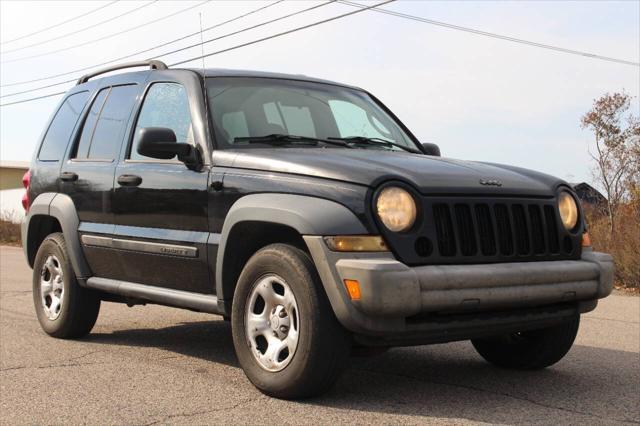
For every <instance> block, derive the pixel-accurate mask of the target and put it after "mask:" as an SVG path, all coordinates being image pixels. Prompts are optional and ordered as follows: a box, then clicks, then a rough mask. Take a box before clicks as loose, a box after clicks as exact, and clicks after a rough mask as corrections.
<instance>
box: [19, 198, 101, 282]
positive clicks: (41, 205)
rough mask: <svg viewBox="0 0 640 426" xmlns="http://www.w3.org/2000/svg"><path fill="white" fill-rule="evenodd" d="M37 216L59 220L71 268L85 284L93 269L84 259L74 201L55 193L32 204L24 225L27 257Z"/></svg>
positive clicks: (23, 232)
mask: <svg viewBox="0 0 640 426" xmlns="http://www.w3.org/2000/svg"><path fill="white" fill-rule="evenodd" d="M37 216H51V217H54V218H56V219H57V220H58V222H59V223H60V226H61V228H62V233H63V234H64V239H65V242H66V244H67V249H68V250H69V256H70V259H69V260H70V261H71V266H72V267H73V271H74V272H75V274H76V276H77V277H78V279H79V280H80V282H83V281H84V279H86V278H89V277H90V276H91V269H89V265H88V264H87V261H86V259H85V258H84V253H83V252H82V247H81V245H80V237H79V234H78V226H79V225H80V220H79V219H78V213H77V212H76V207H75V205H74V204H73V200H71V198H70V197H69V196H68V195H65V194H59V193H54V192H45V193H43V194H40V195H38V196H37V197H36V199H35V200H33V202H32V203H31V206H30V208H29V214H28V215H27V217H26V218H25V220H24V222H23V224H22V241H23V246H24V250H25V254H26V255H27V259H28V258H29V255H28V253H29V252H30V250H31V249H32V247H29V244H33V241H32V239H30V238H29V235H28V233H29V228H30V224H31V220H32V219H33V218H34V217H37Z"/></svg>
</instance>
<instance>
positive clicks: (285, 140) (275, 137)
mask: <svg viewBox="0 0 640 426" xmlns="http://www.w3.org/2000/svg"><path fill="white" fill-rule="evenodd" d="M233 142H234V143H236V142H246V143H265V144H271V145H278V146H280V145H287V144H295V143H298V144H304V145H309V144H312V145H318V144H319V143H324V144H328V145H336V146H342V147H344V148H353V147H352V146H350V145H349V144H348V143H347V142H346V141H339V140H329V139H322V138H313V137H311V136H297V135H286V134H282V133H273V134H271V135H265V136H243V137H238V138H234V139H233Z"/></svg>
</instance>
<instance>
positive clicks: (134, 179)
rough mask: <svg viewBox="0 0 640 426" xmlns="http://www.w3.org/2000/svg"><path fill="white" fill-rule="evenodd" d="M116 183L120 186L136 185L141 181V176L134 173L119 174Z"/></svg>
mask: <svg viewBox="0 0 640 426" xmlns="http://www.w3.org/2000/svg"><path fill="white" fill-rule="evenodd" d="M118 183H119V184H120V185H121V186H138V185H140V184H141V183H142V178H141V177H140V176H136V175H120V176H118Z"/></svg>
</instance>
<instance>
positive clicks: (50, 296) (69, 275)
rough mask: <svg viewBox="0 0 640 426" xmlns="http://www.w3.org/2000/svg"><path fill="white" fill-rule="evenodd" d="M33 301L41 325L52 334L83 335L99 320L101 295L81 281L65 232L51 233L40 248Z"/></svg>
mask: <svg viewBox="0 0 640 426" xmlns="http://www.w3.org/2000/svg"><path fill="white" fill-rule="evenodd" d="M60 274H61V275H60ZM41 290H42V292H41ZM33 302H34V306H35V309H36V315H37V316H38V321H39V322H40V326H41V327H42V329H43V330H44V331H45V333H47V334H48V335H50V336H52V337H57V338H61V339H71V338H78V337H82V336H85V335H87V334H88V333H89V332H90V331H91V329H92V328H93V326H94V324H95V323H96V319H97V318H98V312H99V311H100V298H99V297H98V296H97V295H96V294H95V293H94V292H93V291H92V290H89V289H87V288H84V287H80V285H79V284H78V281H77V280H76V276H75V274H74V272H73V268H72V267H71V264H70V262H69V255H68V252H67V246H66V244H65V241H64V237H63V236H62V234H61V233H55V234H51V235H49V236H48V237H47V238H45V240H44V241H43V242H42V244H41V245H40V247H39V248H38V253H37V254H36V258H35V262H34V265H33ZM58 302H59V303H58Z"/></svg>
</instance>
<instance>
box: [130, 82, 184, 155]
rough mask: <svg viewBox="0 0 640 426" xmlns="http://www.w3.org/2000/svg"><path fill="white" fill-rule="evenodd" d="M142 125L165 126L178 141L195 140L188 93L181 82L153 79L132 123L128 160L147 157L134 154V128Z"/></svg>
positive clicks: (136, 130)
mask: <svg viewBox="0 0 640 426" xmlns="http://www.w3.org/2000/svg"><path fill="white" fill-rule="evenodd" d="M143 127H166V128H169V129H171V130H173V132H174V133H175V134H176V141H177V142H178V143H188V144H189V145H194V144H195V142H194V139H193V126H192V124H191V111H190V110H189V97H188V96H187V92H186V90H185V88H184V87H183V86H182V85H181V84H178V83H154V84H153V85H152V86H151V87H150V88H149V90H148V92H147V95H146V97H145V99H144V103H143V104H142V108H141V109H140V114H139V116H138V122H137V123H136V128H135V133H134V139H133V143H132V144H131V152H130V154H129V158H130V159H131V160H151V158H149V157H145V156H143V155H140V154H138V130H140V129H141V128H143Z"/></svg>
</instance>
